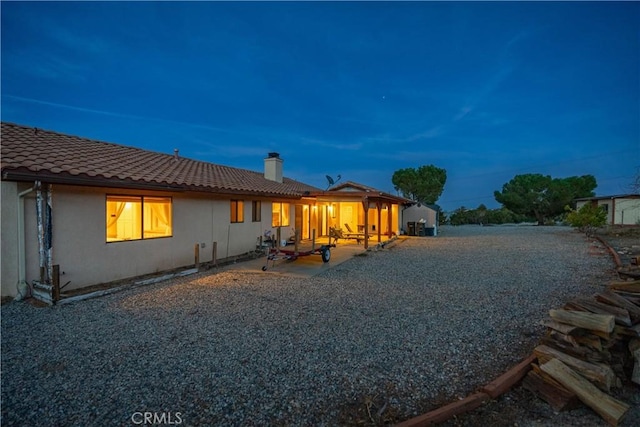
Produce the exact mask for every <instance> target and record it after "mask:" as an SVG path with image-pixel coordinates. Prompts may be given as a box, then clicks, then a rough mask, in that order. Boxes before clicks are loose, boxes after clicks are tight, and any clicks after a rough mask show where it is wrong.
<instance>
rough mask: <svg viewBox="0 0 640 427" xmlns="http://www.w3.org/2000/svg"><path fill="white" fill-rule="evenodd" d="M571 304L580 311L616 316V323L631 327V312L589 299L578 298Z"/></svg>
mask: <svg viewBox="0 0 640 427" xmlns="http://www.w3.org/2000/svg"><path fill="white" fill-rule="evenodd" d="M570 304H572V305H574V306H577V307H578V308H579V309H582V310H584V311H589V312H591V313H596V314H612V315H613V316H615V322H616V323H617V324H619V325H623V326H631V325H632V323H631V318H630V317H629V311H628V310H626V309H624V308H620V307H615V306H613V305H609V304H603V303H601V302H597V301H594V300H592V299H589V298H576V299H574V300H572V301H571V302H570Z"/></svg>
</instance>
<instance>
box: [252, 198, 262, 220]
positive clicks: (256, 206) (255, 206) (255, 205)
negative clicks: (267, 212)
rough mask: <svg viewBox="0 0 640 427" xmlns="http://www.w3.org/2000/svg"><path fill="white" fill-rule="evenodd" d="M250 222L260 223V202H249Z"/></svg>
mask: <svg viewBox="0 0 640 427" xmlns="http://www.w3.org/2000/svg"><path fill="white" fill-rule="evenodd" d="M251 222H262V202H261V201H260V200H252V201H251Z"/></svg>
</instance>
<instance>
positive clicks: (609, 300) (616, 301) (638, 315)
mask: <svg viewBox="0 0 640 427" xmlns="http://www.w3.org/2000/svg"><path fill="white" fill-rule="evenodd" d="M595 297H596V299H597V300H598V301H600V302H603V303H605V304H610V305H615V306H617V307H620V308H624V309H626V310H627V311H628V312H629V316H631V320H632V321H634V323H636V322H637V321H639V320H640V307H638V306H637V305H635V304H634V303H632V302H631V301H629V300H628V299H626V298H624V297H622V296H620V295H618V294H616V293H615V292H611V291H609V290H607V291H604V292H601V293H599V294H596V296H595Z"/></svg>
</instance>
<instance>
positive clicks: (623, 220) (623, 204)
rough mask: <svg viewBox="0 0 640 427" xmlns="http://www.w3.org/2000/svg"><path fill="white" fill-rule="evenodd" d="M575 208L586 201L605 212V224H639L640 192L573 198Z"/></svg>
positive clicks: (578, 207)
mask: <svg viewBox="0 0 640 427" xmlns="http://www.w3.org/2000/svg"><path fill="white" fill-rule="evenodd" d="M575 202H576V209H580V208H581V207H582V206H584V205H586V204H587V203H591V204H593V205H596V206H600V207H602V208H603V209H604V210H605V212H607V225H640V194H621V195H617V196H597V197H584V198H580V199H575Z"/></svg>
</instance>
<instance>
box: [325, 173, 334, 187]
mask: <svg viewBox="0 0 640 427" xmlns="http://www.w3.org/2000/svg"><path fill="white" fill-rule="evenodd" d="M325 176H326V177H327V181H328V182H329V185H333V184H335V182H334V181H333V178H331V177H330V176H329V175H325Z"/></svg>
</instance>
